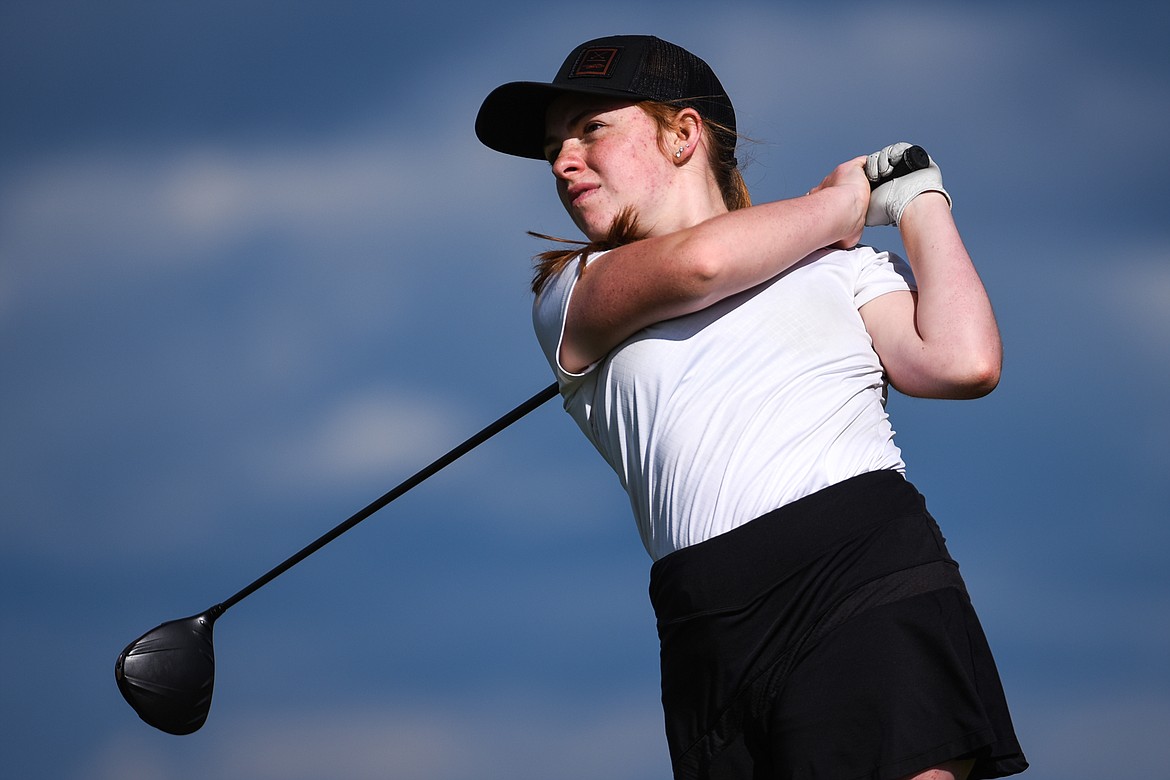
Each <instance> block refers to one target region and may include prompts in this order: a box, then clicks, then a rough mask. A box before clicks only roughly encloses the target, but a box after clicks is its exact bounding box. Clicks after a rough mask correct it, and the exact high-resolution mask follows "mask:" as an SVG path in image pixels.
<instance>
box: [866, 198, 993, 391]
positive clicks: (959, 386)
mask: <svg viewBox="0 0 1170 780" xmlns="http://www.w3.org/2000/svg"><path fill="white" fill-rule="evenodd" d="M900 229H901V231H902V241H903V244H904V245H905V247H906V255H907V257H906V259H907V260H908V261H909V263H910V267H911V268H912V269H913V271H914V276H915V279H916V280H917V282H918V293H917V294H912V293H908V292H907V293H891V294H888V295H883V296H881V297H879V298H876V299H874V300H873V301H870V302H869V303H867V304H865V305H864V306H863V307H861V316H862V319H863V320H864V321H865V326H866V329H867V330H868V331H869V333H870V336H871V337H872V339H873V343H874V349H875V350H876V351H877V353H878V356H879V357H880V358H881V360H882V365H883V366H884V367H885V370H886V373H887V375H888V377H889V380H890V384H892V385H893V386H894V387H895V388H897V389H898V390H899V391H900V392H902V393H905V394H906V395H911V396H919V397H925V398H978V397H981V396H984V395H987V394H988V393H990V392H991V391H992V390H994V389H995V386H996V385H997V384H998V383H999V376H1000V368H1001V365H1002V360H1003V356H1002V346H1001V343H1000V337H999V328H998V326H997V325H996V322H995V314H994V313H993V312H992V309H991V301H990V300H989V299H988V297H987V292H986V290H985V289H984V287H983V283H982V281H981V280H980V279H979V275H978V274H977V273H976V271H975V266H974V265H973V264H972V262H971V258H970V256H969V255H968V254H967V249H966V247H964V245H963V241H962V239H961V238H960V236H959V231H958V228H956V226H955V223H954V220H953V218H952V216H951V211H950V207H949V205H948V203H947V201H946V199H945V198H944V197H943V196H942V195H941V194H939V193H937V192H926V193H923V194H922V195H919V196H918V197H916V198H914V200H912V201H911V202H910V204H909V205H908V206H907V207H906V210H905V212H904V213H903V215H902V221H901V224H900Z"/></svg>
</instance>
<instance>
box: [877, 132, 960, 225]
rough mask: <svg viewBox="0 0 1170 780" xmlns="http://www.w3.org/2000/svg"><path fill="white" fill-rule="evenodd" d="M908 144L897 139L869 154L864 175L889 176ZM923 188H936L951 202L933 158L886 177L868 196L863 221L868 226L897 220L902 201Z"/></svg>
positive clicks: (903, 205) (899, 219)
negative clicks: (908, 171)
mask: <svg viewBox="0 0 1170 780" xmlns="http://www.w3.org/2000/svg"><path fill="white" fill-rule="evenodd" d="M909 148H910V144H908V143H897V144H892V145H890V146H887V147H886V148H884V149H882V150H881V151H878V152H874V153H873V154H871V155H869V156H868V157H867V158H866V160H865V174H866V177H867V178H868V179H869V180H871V181H877V180H879V179H882V178H884V177H886V176H889V175H890V173H891V172H892V171H893V169H894V166H895V165H897V164H898V163H899V162H900V161H901V160H902V154H903V153H904V152H905V151H906V150H907V149H909ZM924 192H940V193H942V195H943V196H944V197H945V198H946V199H947V203H948V204H950V202H951V196H950V195H949V194H948V193H947V191H946V190H944V189H943V186H942V171H941V170H939V167H938V166H937V165H935V164H934V160H933V159H932V160H931V161H930V165H929V166H927V167H926V168H921V169H919V170H917V171H913V172H911V173H908V174H906V175H904V176H899V177H897V178H894V179H890V180H889V181H887V182H886V183H885V184H882V185H881V186H879V187H878V188H877V189H875V190H874V191H873V195H872V196H871V197H870V200H869V209H868V210H867V212H866V215H865V224H866V225H867V226H871V227H872V226H874V225H897V224H899V223H900V222H901V221H902V212H903V211H905V210H906V205H907V204H908V203H909V202H910V201H912V200H914V199H915V198H916V197H918V196H919V195H921V194H922V193H924Z"/></svg>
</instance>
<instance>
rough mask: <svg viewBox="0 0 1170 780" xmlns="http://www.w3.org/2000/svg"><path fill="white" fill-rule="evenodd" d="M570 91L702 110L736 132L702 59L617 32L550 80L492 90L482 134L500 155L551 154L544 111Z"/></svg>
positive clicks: (479, 127)
mask: <svg viewBox="0 0 1170 780" xmlns="http://www.w3.org/2000/svg"><path fill="white" fill-rule="evenodd" d="M564 94H580V95H601V96H607V97H614V98H620V99H624V100H633V101H640V100H654V101H657V102H661V103H670V104H672V105H677V106H679V107H680V108H684V107H688V106H689V107H691V108H694V109H695V110H696V111H698V112H699V115H700V116H702V117H703V118H705V119H709V120H711V121H713V122H715V123H717V124H719V125H722V126H723V127H725V128H727V130H728V131H729V132H730V133H731V134H732V138H731V139H730V140H731V143H730V144H729V147H730V148H734V134H735V109H734V108H733V107H732V105H731V98H729V97H728V96H727V92H726V91H725V90H724V89H723V85H722V84H720V83H719V79H718V78H716V77H715V72H714V71H712V70H711V67H710V66H709V65H707V63H705V62H703V60H701V59H699V58H698V57H696V56H695V55H694V54H691V53H690V52H689V51H687V50H686V49H684V48H682V47H681V46H677V45H675V44H673V43H669V42H668V41H664V40H662V39H660V38H655V37H654V36H652V35H613V36H609V37H606V38H596V39H594V40H591V41H586V42H585V43H583V44H581V45H580V46H578V47H577V48H576V49H574V50H573V51H572V53H571V54H569V56H568V57H567V58H566V59H565V62H564V64H563V65H561V69H560V70H559V71H557V75H556V77H555V78H553V80H552V82H551V83H547V84H545V83H539V82H533V81H516V82H512V83H510V84H504V85H503V86H501V87H497V88H496V89H494V90H492V92H491V94H489V95H488V96H487V98H486V99H485V100H484V101H483V105H482V106H480V108H479V115H478V116H477V117H476V118H475V134H476V135H477V136H478V137H479V140H480V141H482V142H483V144H484V145H485V146H487V147H488V148H491V149H495V150H496V151H497V152H503V153H504V154H511V155H515V156H517V157H528V158H532V159H535V160H542V159H544V138H545V126H544V115H545V112H546V111H547V110H548V107H549V105H550V104H551V103H552V102H553V101H554V100H555V99H556V98H558V97H560V96H561V95H564Z"/></svg>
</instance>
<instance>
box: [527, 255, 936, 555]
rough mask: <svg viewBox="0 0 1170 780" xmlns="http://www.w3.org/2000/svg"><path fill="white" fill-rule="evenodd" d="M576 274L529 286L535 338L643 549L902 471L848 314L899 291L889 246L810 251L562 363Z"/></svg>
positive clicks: (668, 546) (902, 276)
mask: <svg viewBox="0 0 1170 780" xmlns="http://www.w3.org/2000/svg"><path fill="white" fill-rule="evenodd" d="M578 276H579V265H578V264H577V263H570V264H569V265H568V266H566V267H565V269H564V270H562V271H561V272H560V273H559V274H557V275H555V276H554V277H552V278H551V279H550V280H549V282H548V284H547V285H546V286H545V288H544V290H542V291H541V293H540V295H538V296H537V298H536V300H535V302H534V304H533V322H534V325H535V328H536V334H537V338H538V340H539V341H540V345H541V348H542V349H543V350H544V353H545V356H546V357H547V359H548V361H549V364H550V365H551V366H552V367H553V370H554V372H555V374H556V377H557V380H558V382H559V383H560V388H561V394H562V396H563V397H564V405H565V409H566V411H568V412H569V414H570V415H571V416H572V417H573V419H574V420H576V422H577V424H578V426H580V428H581V430H582V431H583V432H584V433H585V435H586V436H587V437H588V438H589V440H590V441H591V442H593V445H594V446H595V447H596V448H597V450H598V452H600V453H601V455H602V456H603V457H604V458H605V459H606V461H607V462H608V463H609V464H610V465H611V466H612V467H613V469H614V471H615V472H616V473H617V475H618V478H619V479H620V480H621V483H622V486H623V487H624V488H625V490H626V492H627V493H628V494H629V497H630V505H631V507H632V508H633V512H634V517H635V520H636V521H637V524H638V530H639V533H640V534H641V536H642V542H643V544H644V545H645V546H646V551H647V552H648V553H649V554H650V556H651V557H652V558H653V559H654V560H658V559H659V558H662V557H663V556H665V555H667V554H669V553H671V552H673V551H675V550H678V549H681V548H683V547H687V546H689V545H692V544H695V543H697V542H701V541H703V540H705V539H709V538H711V537H713V536H715V535H717V534H721V533H724V532H726V531H729V530H731V529H733V528H735V527H737V526H739V525H742V524H743V523H746V522H748V521H750V520H752V519H754V518H756V517H759V516H761V515H763V514H766V513H767V512H770V511H772V510H774V509H777V508H779V507H781V506H783V505H785V504H787V503H790V502H792V501H795V500H796V499H798V498H801V497H803V496H806V495H809V494H810V493H813V492H816V491H817V490H820V489H822V488H825V487H828V486H830V485H834V484H836V483H838V482H841V481H843V480H845V479H848V478H850V477H854V476H857V475H859V474H863V473H867V472H870V471H876V470H879V469H893V470H897V471H904V470H905V464H904V463H903V461H902V456H901V453H900V451H899V450H898V447H897V446H896V445H895V444H894V431H893V429H892V428H891V426H890V423H889V419H888V417H887V415H886V412H885V397H886V383H885V377H884V374H883V371H882V367H881V363H880V362H879V360H878V357H877V354H876V353H875V352H874V350H873V346H872V342H871V340H870V337H869V334H868V332H867V331H866V330H865V326H864V324H863V323H862V320H861V315H860V314H859V313H858V309H860V308H861V306H862V305H864V304H865V303H867V302H869V301H871V300H873V299H874V298H876V297H878V296H879V295H884V294H886V293H889V292H894V291H897V290H909V289H914V282H913V278H912V276H911V273H910V269H909V266H908V265H907V264H906V262H905V261H904V260H902V259H901V258H900V257H897V256H896V255H892V254H890V253H887V252H877V251H874V250H873V249H871V248H870V247H866V246H859V247H856V248H854V249H850V250H846V251H842V250H822V251H819V252H815V253H813V254H812V255H809V256H808V257H807V258H805V259H804V260H802V261H801V262H799V263H798V264H797V265H795V266H793V267H792V268H790V269H789V270H788V271H786V272H784V273H782V274H780V275H779V276H777V277H775V278H774V279H772V280H771V281H769V282H766V283H764V284H762V285H760V286H758V287H755V288H753V289H751V290H748V291H746V292H743V293H740V294H738V295H734V296H732V297H730V298H727V299H725V300H723V301H720V302H719V303H717V304H715V305H713V306H711V307H709V308H707V309H704V310H703V311H700V312H696V313H694V314H690V315H687V316H684V317H678V318H676V319H673V320H668V321H666V322H661V323H658V324H656V325H653V326H651V327H649V328H646V329H645V330H642V331H640V332H638V333H636V334H635V335H634V336H633V337H631V338H630V339H629V340H628V341H626V342H625V343H623V344H621V345H620V346H618V347H617V348H616V349H614V350H613V351H612V352H611V353H610V354H609V355H608V356H606V358H605V359H604V360H602V361H601V362H600V363H597V364H595V365H593V366H590V367H589V368H588V369H586V370H585V371H584V372H582V373H580V374H571V373H569V372H567V371H565V370H564V369H563V367H562V366H561V365H560V363H559V360H558V355H559V352H560V340H561V336H562V333H563V331H564V322H565V313H566V312H567V311H568V306H569V300H570V298H571V296H572V293H573V287H574V285H575V283H576V281H577V278H578Z"/></svg>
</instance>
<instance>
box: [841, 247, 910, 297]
mask: <svg viewBox="0 0 1170 780" xmlns="http://www.w3.org/2000/svg"><path fill="white" fill-rule="evenodd" d="M855 251H856V252H858V263H859V268H858V274H857V285H856V287H855V288H854V294H853V302H854V305H856V306H857V308H859V309H860V308H861V307H862V306H864V305H865V304H867V303H869V302H870V301H872V300H873V299H874V298H877V297H879V296H882V295H885V294H886V293H891V292H901V291H906V290H917V289H918V285H917V283H916V282H915V281H914V272H913V271H911V270H910V264H909V263H907V262H906V261H905V260H903V259H902V258H901V257H899V256H898V255H896V254H894V253H892V252H885V251H882V252H879V251H876V250H874V249H871V248H870V247H858V248H857V249H856V250H855Z"/></svg>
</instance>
